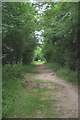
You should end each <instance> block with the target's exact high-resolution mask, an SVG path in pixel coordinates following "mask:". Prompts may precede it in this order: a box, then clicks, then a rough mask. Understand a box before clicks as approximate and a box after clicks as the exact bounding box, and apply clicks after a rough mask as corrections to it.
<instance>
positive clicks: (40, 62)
mask: <svg viewBox="0 0 80 120" xmlns="http://www.w3.org/2000/svg"><path fill="white" fill-rule="evenodd" d="M44 63H45V61H33V62H32V64H33V65H39V64H44Z"/></svg>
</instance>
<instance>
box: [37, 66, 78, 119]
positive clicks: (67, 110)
mask: <svg viewBox="0 0 80 120" xmlns="http://www.w3.org/2000/svg"><path fill="white" fill-rule="evenodd" d="M36 69H37V71H38V72H39V73H38V74H36V75H35V79H36V80H41V81H44V82H45V83H46V82H48V88H50V89H53V92H54V91H55V90H56V97H55V99H56V100H57V101H58V104H57V106H56V109H57V110H63V111H64V112H63V114H62V115H61V116H60V117H61V118H78V89H77V87H75V86H73V85H71V84H70V83H67V82H66V81H64V80H63V79H61V78H59V77H58V76H57V75H56V74H55V73H53V71H52V70H51V69H49V68H48V67H47V66H45V65H36Z"/></svg>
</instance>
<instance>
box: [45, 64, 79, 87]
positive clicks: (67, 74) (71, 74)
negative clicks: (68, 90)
mask: <svg viewBox="0 0 80 120" xmlns="http://www.w3.org/2000/svg"><path fill="white" fill-rule="evenodd" d="M46 65H47V66H49V67H50V68H51V69H52V70H53V71H54V72H56V74H57V75H58V76H59V77H61V78H63V79H65V80H66V81H68V82H71V83H73V84H76V85H77V84H78V73H77V71H71V70H69V69H68V68H65V67H61V66H60V65H59V64H56V63H46Z"/></svg>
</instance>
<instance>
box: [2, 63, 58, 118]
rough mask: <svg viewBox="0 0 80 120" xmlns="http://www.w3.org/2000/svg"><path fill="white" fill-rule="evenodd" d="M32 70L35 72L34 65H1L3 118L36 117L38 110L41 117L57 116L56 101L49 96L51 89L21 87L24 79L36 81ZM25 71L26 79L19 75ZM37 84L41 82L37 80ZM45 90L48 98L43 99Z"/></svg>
mask: <svg viewBox="0 0 80 120" xmlns="http://www.w3.org/2000/svg"><path fill="white" fill-rule="evenodd" d="M34 71H35V72H36V70H35V67H34V65H26V66H24V65H22V64H20V65H19V64H16V65H9V64H8V65H6V66H4V67H3V92H2V93H3V104H2V105H3V109H2V114H3V117H4V118H7V117H9V118H11V117H13V118H36V116H38V114H39V113H38V111H39V112H40V114H41V115H42V116H43V117H49V118H50V117H58V116H59V113H58V112H57V111H56V110H55V105H56V103H57V101H55V99H53V100H52V99H51V98H50V96H51V94H50V93H52V92H53V91H52V90H49V89H47V88H37V89H28V88H23V87H22V83H23V82H24V81H26V80H27V81H32V82H35V83H37V82H36V81H35V79H34V76H35V74H34V73H35V72H34ZM25 73H27V76H26V79H24V77H23V76H22V75H21V74H25ZM28 73H29V74H28ZM32 76H33V78H32ZM39 84H43V83H42V82H41V83H40V82H39ZM45 92H48V94H47V96H48V99H43V98H45V97H46V94H45ZM53 97H54V96H53ZM41 115H39V116H41Z"/></svg>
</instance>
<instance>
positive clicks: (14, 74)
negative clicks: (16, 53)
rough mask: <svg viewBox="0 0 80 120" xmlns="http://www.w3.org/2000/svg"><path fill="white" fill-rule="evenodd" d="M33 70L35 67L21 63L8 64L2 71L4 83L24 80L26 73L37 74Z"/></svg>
mask: <svg viewBox="0 0 80 120" xmlns="http://www.w3.org/2000/svg"><path fill="white" fill-rule="evenodd" d="M33 68H34V65H23V64H21V63H18V64H7V65H5V66H4V67H3V69H2V73H3V74H2V78H3V81H6V80H17V79H22V78H24V77H23V75H24V74H25V73H31V72H35V71H33Z"/></svg>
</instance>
